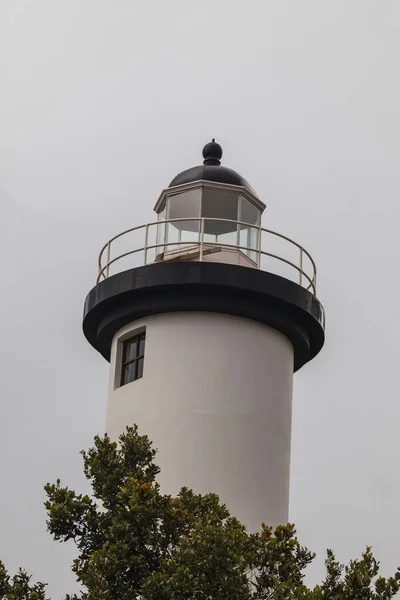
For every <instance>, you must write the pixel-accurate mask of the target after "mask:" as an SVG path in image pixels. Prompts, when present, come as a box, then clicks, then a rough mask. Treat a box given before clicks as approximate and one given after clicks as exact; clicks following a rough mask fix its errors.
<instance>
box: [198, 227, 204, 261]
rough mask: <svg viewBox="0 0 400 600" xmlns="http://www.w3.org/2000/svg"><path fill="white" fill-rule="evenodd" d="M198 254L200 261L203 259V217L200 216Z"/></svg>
mask: <svg viewBox="0 0 400 600" xmlns="http://www.w3.org/2000/svg"><path fill="white" fill-rule="evenodd" d="M199 235H200V254H199V261H200V262H202V260H203V243H204V217H201V219H200V234H199Z"/></svg>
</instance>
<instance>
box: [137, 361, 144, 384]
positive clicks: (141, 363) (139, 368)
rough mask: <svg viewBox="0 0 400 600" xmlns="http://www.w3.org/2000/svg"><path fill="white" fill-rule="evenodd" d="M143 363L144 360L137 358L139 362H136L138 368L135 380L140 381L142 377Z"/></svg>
mask: <svg viewBox="0 0 400 600" xmlns="http://www.w3.org/2000/svg"><path fill="white" fill-rule="evenodd" d="M143 362H144V359H143V358H139V360H138V361H137V364H138V367H137V378H138V379H140V377H143Z"/></svg>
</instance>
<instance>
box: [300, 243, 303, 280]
mask: <svg viewBox="0 0 400 600" xmlns="http://www.w3.org/2000/svg"><path fill="white" fill-rule="evenodd" d="M299 284H300V285H303V248H300V272H299Z"/></svg>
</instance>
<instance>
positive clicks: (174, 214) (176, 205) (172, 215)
mask: <svg viewBox="0 0 400 600" xmlns="http://www.w3.org/2000/svg"><path fill="white" fill-rule="evenodd" d="M200 198H201V189H200V188H198V189H197V190H188V191H186V192H181V193H180V194H174V195H173V196H169V197H168V198H167V207H168V208H167V210H168V219H183V218H185V217H196V218H197V219H198V218H199V216H200ZM175 227H177V228H179V227H180V225H179V222H176V223H175ZM189 227H190V228H189ZM188 228H189V229H188ZM193 228H194V229H193ZM197 228H198V221H188V222H186V223H185V230H189V231H193V230H197Z"/></svg>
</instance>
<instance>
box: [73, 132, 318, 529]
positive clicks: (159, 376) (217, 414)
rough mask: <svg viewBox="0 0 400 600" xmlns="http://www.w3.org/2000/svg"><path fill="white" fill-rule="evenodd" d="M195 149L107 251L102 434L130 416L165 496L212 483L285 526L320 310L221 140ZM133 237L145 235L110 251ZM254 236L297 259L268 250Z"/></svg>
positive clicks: (92, 317)
mask: <svg viewBox="0 0 400 600" xmlns="http://www.w3.org/2000/svg"><path fill="white" fill-rule="evenodd" d="M203 156H204V159H205V160H204V164H203V165H201V166H199V167H194V168H192V169H189V170H187V171H184V172H183V173H180V174H179V175H178V176H177V177H176V178H175V179H174V180H173V181H172V182H171V185H170V186H169V188H167V189H166V190H164V192H163V193H162V194H161V196H160V199H159V200H158V202H157V204H156V206H155V211H156V213H157V215H158V220H157V222H154V223H150V224H146V225H144V226H140V227H137V228H133V229H132V230H128V231H127V232H124V233H123V234H120V235H119V236H116V238H113V239H112V240H111V241H110V242H108V243H107V244H106V246H105V247H104V248H103V250H102V254H101V256H100V273H99V277H98V283H97V285H96V287H95V288H93V290H92V291H91V292H90V293H89V295H88V297H87V299H86V304H85V313H84V332H85V335H86V337H87V339H88V340H89V342H90V343H91V344H92V345H93V346H94V347H95V348H96V349H97V350H98V351H99V352H101V353H102V354H103V356H104V357H105V358H106V359H107V360H109V361H110V384H109V394H108V406H107V424H106V431H107V433H108V434H109V435H110V436H111V437H112V438H113V439H117V437H118V435H119V434H120V433H122V432H123V431H124V429H125V427H126V426H127V425H132V424H133V423H137V424H138V425H139V428H140V431H141V432H143V433H147V434H148V435H149V437H150V439H152V440H153V442H154V444H155V446H156V447H157V448H158V450H159V454H158V464H159V465H160V467H161V475H160V478H159V481H160V483H161V486H162V490H163V491H165V492H168V493H172V494H174V493H177V492H178V491H179V489H180V488H181V487H182V486H189V487H191V488H193V489H194V491H195V492H198V493H207V492H215V493H217V494H219V496H220V498H221V500H222V501H223V502H225V503H226V504H227V505H228V507H229V508H230V510H231V512H232V514H234V515H235V516H237V517H238V518H239V519H240V520H241V521H242V522H244V523H245V524H246V525H247V526H248V528H249V529H250V530H252V531H255V530H258V529H259V528H260V525H261V522H266V523H268V524H270V525H273V526H275V525H278V524H284V523H286V522H287V521H288V506H289V474H290V440H291V414H292V384H293V372H294V371H295V370H297V369H298V368H300V367H301V366H302V365H303V364H304V363H306V362H308V361H309V360H311V359H312V358H313V357H314V356H315V355H316V354H317V353H318V352H319V351H320V349H321V348H322V345H323V341H324V313H323V308H322V305H321V304H320V303H319V301H318V300H317V298H316V296H315V286H316V281H315V265H314V262H313V260H312V259H311V257H310V256H309V254H308V253H307V252H306V251H305V250H304V248H302V246H300V245H299V244H296V243H295V242H292V241H291V240H289V239H288V238H286V237H284V236H281V235H280V234H275V233H273V232H271V231H269V230H264V229H263V228H262V227H261V214H262V212H263V210H264V208H265V205H264V204H263V203H262V202H261V201H260V200H259V198H258V197H257V195H256V194H255V192H254V190H252V188H251V187H250V186H249V184H248V183H247V182H246V181H245V180H244V179H243V178H242V177H240V175H238V174H237V173H235V172H234V171H232V170H230V169H227V168H225V167H222V166H221V165H220V158H221V156H222V150H221V147H220V146H219V145H218V144H216V143H215V142H214V141H213V142H211V143H209V144H207V145H206V146H205V148H204V150H203ZM138 233H139V234H140V233H143V244H139V246H138V247H136V246H135V247H130V246H129V245H128V246H125V248H124V252H122V253H121V254H120V256H114V254H113V244H114V245H115V243H116V241H121V238H127V236H130V235H132V234H135V235H137V234H138ZM263 235H268V236H269V237H270V236H278V237H279V238H280V239H281V240H284V241H285V243H286V244H287V245H288V249H289V247H290V250H292V249H293V248H292V247H294V248H295V250H296V252H297V256H298V263H296V262H293V260H289V259H288V258H285V257H284V256H280V255H277V254H275V253H273V252H271V251H267V250H268V248H267V249H263ZM153 238H154V239H153ZM139 255H140V259H139V260H142V261H143V263H144V264H142V265H141V266H135V267H134V268H126V267H127V266H130V265H126V264H125V263H123V266H122V267H119V265H121V264H122V261H126V260H127V259H128V260H132V259H133V260H135V259H136V260H137V258H138V256H139ZM265 258H267V259H269V260H271V259H274V260H275V261H278V262H279V263H284V264H285V265H289V266H290V267H291V268H293V272H294V273H295V274H296V279H297V281H296V282H294V281H291V280H290V279H289V278H287V277H282V276H281V275H277V274H275V273H272V272H271V268H270V267H269V268H268V270H264V267H263V260H264V259H265ZM104 259H105V264H104V265H103V261H104ZM306 263H307V264H308V266H309V267H310V270H309V271H308V270H307V269H306V267H305V265H306ZM120 268H122V270H120ZM112 270H113V273H114V274H111V271H112ZM303 284H304V285H303Z"/></svg>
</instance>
